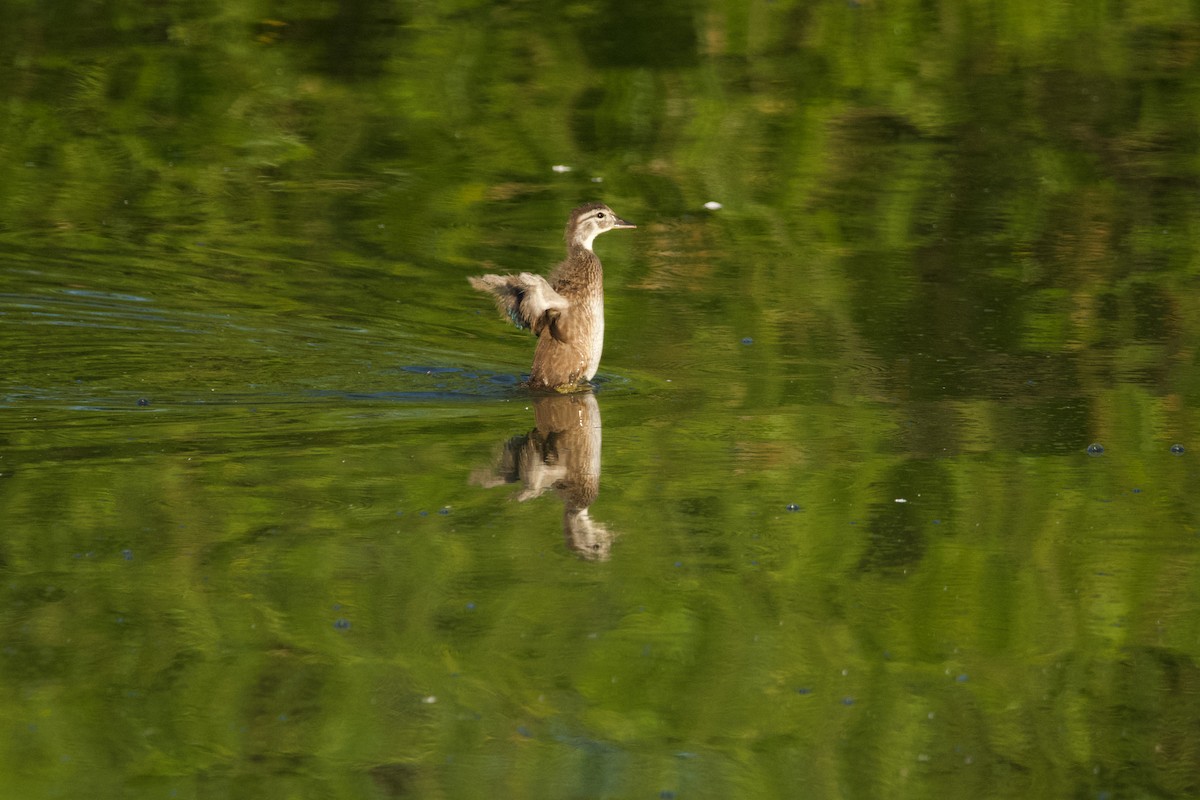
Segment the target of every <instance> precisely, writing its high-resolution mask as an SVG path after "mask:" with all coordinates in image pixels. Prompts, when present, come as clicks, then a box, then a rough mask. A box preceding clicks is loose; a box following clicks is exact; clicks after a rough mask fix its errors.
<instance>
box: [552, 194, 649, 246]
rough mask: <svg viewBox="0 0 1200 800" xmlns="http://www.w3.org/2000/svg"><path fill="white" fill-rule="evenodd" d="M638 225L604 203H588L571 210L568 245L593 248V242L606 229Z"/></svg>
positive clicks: (568, 221)
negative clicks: (627, 220)
mask: <svg viewBox="0 0 1200 800" xmlns="http://www.w3.org/2000/svg"><path fill="white" fill-rule="evenodd" d="M636 227H637V225H634V224H633V223H632V222H626V221H625V220H623V219H621V218H620V217H618V216H617V215H616V214H614V213H613V210H612V209H611V208H609V207H608V206H606V205H604V203H588V204H587V205H585V206H580V207H579V208H577V209H575V210H574V211H572V212H571V217H570V219H568V220H567V245H568V246H569V247H583V248H585V249H587V250H591V249H592V242H594V241H595V240H596V237H597V236H599V235H600V234H602V233H604V232H605V231H614V230H617V229H618V228H636Z"/></svg>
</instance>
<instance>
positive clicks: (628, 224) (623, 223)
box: [613, 217, 637, 228]
mask: <svg viewBox="0 0 1200 800" xmlns="http://www.w3.org/2000/svg"><path fill="white" fill-rule="evenodd" d="M613 227H614V228H636V227H637V225H634V224H633V223H632V222H626V221H625V220H623V219H621V218H620V217H617V219H616V221H614V222H613Z"/></svg>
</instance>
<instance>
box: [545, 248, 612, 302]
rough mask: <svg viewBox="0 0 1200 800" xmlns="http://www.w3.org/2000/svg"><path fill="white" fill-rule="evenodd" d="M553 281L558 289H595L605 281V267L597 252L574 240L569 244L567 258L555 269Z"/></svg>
mask: <svg viewBox="0 0 1200 800" xmlns="http://www.w3.org/2000/svg"><path fill="white" fill-rule="evenodd" d="M553 283H554V288H555V289H556V290H558V291H563V290H567V291H571V290H574V291H583V290H585V289H588V290H593V291H594V290H596V289H600V288H601V287H602V285H603V283H604V269H603V267H601V265H600V259H599V258H597V257H596V254H595V253H593V252H592V251H591V250H590V249H589V248H587V247H583V246H582V245H581V244H579V243H578V242H572V243H571V244H569V245H567V260H566V261H564V262H562V263H561V264H559V265H558V269H557V270H555V275H554V281H553Z"/></svg>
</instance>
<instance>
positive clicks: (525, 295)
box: [467, 272, 570, 334]
mask: <svg viewBox="0 0 1200 800" xmlns="http://www.w3.org/2000/svg"><path fill="white" fill-rule="evenodd" d="M467 280H469V281H470V282H471V285H472V286H474V287H475V288H476V289H478V290H479V291H481V292H488V293H489V294H491V295H492V297H493V299H495V301H496V307H497V308H499V309H500V310H501V311H502V312H504V313H505V314H507V315H508V318H509V319H511V320H512V321H513V324H514V325H516V326H517V327H518V328H529V329H531V330H532V331H533V332H534V333H535V334H541V332H542V330H543V329H544V328H546V326H552V327H551V333H554V332H555V331H557V329H558V326H557V325H555V324H554V323H555V322H557V321H558V320H559V319H560V318H561V317H562V316H563V315H564V314H566V313H567V311H568V309H569V308H570V303H568V302H567V300H566V298H564V297H563V296H562V295H560V294H559V293H558V292H556V291H554V289H553V288H551V286H550V284H549V283H547V282H546V279H545V278H543V277H542V276H541V275H534V274H533V273H532V272H522V273H521V274H520V275H479V276H476V277H472V278H468V279H467Z"/></svg>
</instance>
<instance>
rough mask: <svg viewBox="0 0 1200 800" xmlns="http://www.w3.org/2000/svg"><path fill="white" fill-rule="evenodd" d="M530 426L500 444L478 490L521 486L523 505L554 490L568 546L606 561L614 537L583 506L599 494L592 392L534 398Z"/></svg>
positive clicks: (478, 477)
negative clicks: (489, 487) (561, 513)
mask: <svg viewBox="0 0 1200 800" xmlns="http://www.w3.org/2000/svg"><path fill="white" fill-rule="evenodd" d="M533 417H534V424H535V427H534V429H533V430H532V431H530V432H529V433H527V434H524V435H522V436H514V437H513V438H511V439H509V440H508V441H507V442H505V444H504V451H503V452H502V453H501V454H500V458H499V460H498V461H497V463H496V465H495V467H494V468H493V469H492V470H479V471H477V472H476V473H475V474H473V475H472V476H471V482H472V483H474V484H477V485H479V486H499V485H500V484H503V483H517V482H520V483H521V484H523V485H524V488H522V489H521V491H519V492H517V494H516V495H515V497H516V499H517V500H519V501H521V502H524V501H525V500H531V499H533V498H535V497H540V496H541V495H542V494H544V493H545V492H546V490H547V489H553V490H554V491H555V492H557V493H558V496H559V497H560V498H561V499H562V502H563V536H564V537H565V538H566V542H567V547H570V548H571V549H572V550H574V551H576V552H578V553H579V554H581V555H582V556H584V557H585V558H588V559H591V560H594V561H603V560H606V559H607V558H608V557H609V555H610V554H611V551H612V541H613V537H614V534H613V533H612V532H610V531H609V530H608V528H607V527H606V526H605V525H604V524H603V523H601V522H597V521H596V520H594V519H592V518H591V516H590V515H589V514H588V507H589V506H591V504H592V503H593V502H595V500H596V496H597V495H599V493H600V406H599V404H597V403H596V396H595V395H594V394H592V393H591V392H582V393H578V394H571V395H542V396H537V397H534V398H533Z"/></svg>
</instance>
